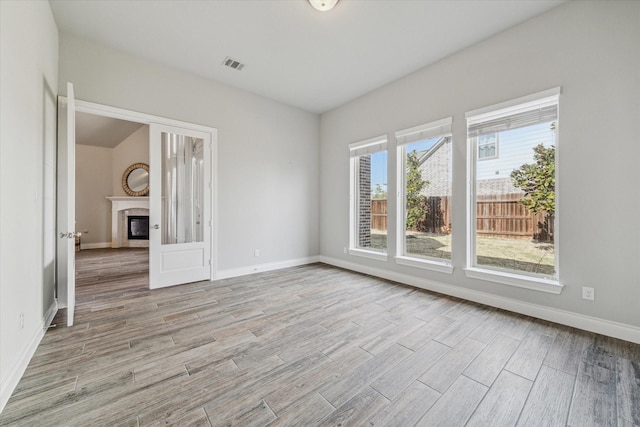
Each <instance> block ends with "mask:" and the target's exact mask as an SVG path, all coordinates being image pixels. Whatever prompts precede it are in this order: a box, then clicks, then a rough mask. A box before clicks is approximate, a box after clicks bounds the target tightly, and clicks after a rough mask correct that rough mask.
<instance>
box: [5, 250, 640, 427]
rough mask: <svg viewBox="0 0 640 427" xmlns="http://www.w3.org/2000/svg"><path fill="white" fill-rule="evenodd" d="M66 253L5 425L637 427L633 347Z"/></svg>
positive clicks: (115, 255) (305, 284)
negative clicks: (73, 299)
mask: <svg viewBox="0 0 640 427" xmlns="http://www.w3.org/2000/svg"><path fill="white" fill-rule="evenodd" d="M147 268H148V254H147V251H146V250H141V249H119V250H113V249H109V250H101V249H96V250H86V251H82V252H80V253H79V254H78V256H77V277H78V281H77V309H76V324H75V325H74V326H73V327H71V328H66V327H63V326H60V325H63V324H64V322H63V321H64V319H63V318H62V317H61V316H62V315H63V313H59V316H57V317H56V319H55V320H54V323H56V324H57V325H58V326H57V327H54V328H51V329H50V330H49V331H47V333H46V335H45V337H44V338H43V340H42V343H41V344H40V346H39V348H38V350H37V351H36V354H35V356H34V357H33V359H32V361H31V363H30V365H29V367H28V368H27V371H26V372H25V374H24V376H23V378H22V380H21V381H20V383H19V384H18V386H17V388H16V390H15V392H14V393H13V396H12V397H11V399H10V401H9V403H8V404H7V406H6V408H5V410H4V411H3V413H2V414H1V415H0V424H2V425H11V426H13V425H16V426H19V425H20V426H22V425H24V426H62V425H64V426H96V425H98V426H101V425H110V426H139V425H167V424H174V425H185V426H187V425H189V426H191V425H193V426H222V425H225V426H228V425H237V426H267V425H269V426H314V425H322V426H325V425H326V426H329V425H336V426H338V425H340V426H367V425H370V426H372V425H376V426H413V425H418V426H428V425H433V426H463V425H467V426H516V425H517V426H556V425H557V426H567V425H568V426H576V427H577V426H580V427H582V426H591V425H593V426H615V425H618V426H627V427H628V426H639V425H640V346H639V345H635V344H632V343H629V342H625V341H620V340H616V339H613V338H608V337H605V336H601V335H596V334H592V333H588V332H584V331H579V330H576V329H572V328H568V327H564V326H560V325H555V324H552V323H549V322H545V321H540V320H536V319H533V318H529V317H525V316H521V315H516V314H512V313H508V312H504V311H501V310H496V309H493V308H490V307H486V306H482V305H479V304H474V303H469V302H465V301H461V300H458V299H455V298H449V297H445V296H442V295H438V294H434V293H430V292H426V291H422V290H417V289H413V288H410V287H406V286H402V285H398V284H395V283H392V282H389V281H386V280H382V279H377V278H374V277H370V276H365V275H361V274H357V273H353V272H349V271H345V270H341V269H338V268H334V267H330V266H327V265H323V264H314V265H309V266H304V267H298V268H289V269H285V270H280V271H275V272H268V273H260V274H255V275H252V276H245V277H239V278H233V279H226V280H220V281H216V282H213V283H212V282H201V283H194V284H189V285H183V286H177V287H172V288H166V289H161V290H154V291H150V290H149V289H148V288H147V283H148V275H147Z"/></svg>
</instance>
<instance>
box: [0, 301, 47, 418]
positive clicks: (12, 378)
mask: <svg viewBox="0 0 640 427" xmlns="http://www.w3.org/2000/svg"><path fill="white" fill-rule="evenodd" d="M57 311H58V303H57V301H56V300H55V299H54V300H53V303H52V304H51V306H50V307H49V309H48V310H47V312H46V313H45V314H44V316H43V317H42V321H41V323H40V326H39V327H38V328H36V329H35V330H34V331H33V335H32V336H31V339H30V340H29V343H28V344H27V346H26V347H25V349H24V350H23V351H22V354H20V357H18V360H17V361H16V363H15V365H14V366H12V367H10V368H9V369H7V370H6V371H5V372H9V375H8V376H7V377H5V378H1V379H0V384H2V389H0V413H1V412H2V411H3V410H4V407H5V405H6V404H7V402H8V401H9V399H10V398H11V394H12V393H13V391H14V390H15V388H16V386H17V385H18V383H19V382H20V379H21V378H22V375H23V374H24V371H25V370H26V369H27V366H29V362H31V358H32V357H33V355H34V354H35V352H36V350H37V349H38V345H39V344H40V341H41V340H42V337H44V334H45V332H46V331H47V329H48V328H49V326H50V325H51V321H52V320H53V318H54V316H55V315H56V312H57Z"/></svg>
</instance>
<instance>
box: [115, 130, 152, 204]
mask: <svg viewBox="0 0 640 427" xmlns="http://www.w3.org/2000/svg"><path fill="white" fill-rule="evenodd" d="M134 163H146V164H149V126H147V125H145V126H142V127H141V128H140V129H138V130H137V131H135V132H134V133H132V134H131V135H129V136H128V137H127V138H126V139H125V140H124V141H122V142H121V143H120V144H118V145H117V146H116V147H115V148H114V149H113V171H112V180H113V194H112V195H113V196H126V195H127V193H125V192H124V189H123V188H122V174H123V173H124V171H126V170H127V168H128V167H129V166H131V165H132V164H134ZM109 209H111V207H109Z"/></svg>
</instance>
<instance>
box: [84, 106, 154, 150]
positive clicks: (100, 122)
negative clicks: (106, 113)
mask: <svg viewBox="0 0 640 427" xmlns="http://www.w3.org/2000/svg"><path fill="white" fill-rule="evenodd" d="M141 126H144V125H143V124H140V123H133V122H127V121H125V120H118V119H112V118H109V117H102V116H95V115H93V114H87V113H80V112H77V113H76V144H81V145H93V146H94V147H104V148H115V147H116V146H117V145H118V144H120V143H121V142H122V141H124V140H125V139H127V137H129V135H131V134H132V133H134V132H135V131H137V130H138V129H140V127H141Z"/></svg>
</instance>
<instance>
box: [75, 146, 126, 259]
mask: <svg viewBox="0 0 640 427" xmlns="http://www.w3.org/2000/svg"><path fill="white" fill-rule="evenodd" d="M113 152H114V149H113V148H105V147H94V146H91V145H81V144H78V145H76V230H77V231H80V232H82V236H81V240H82V246H85V247H86V245H99V244H108V245H109V247H110V246H111V202H110V201H109V200H108V199H106V198H105V197H107V196H111V195H113V179H112V176H113V163H114V162H113ZM118 184H119V183H118Z"/></svg>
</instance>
